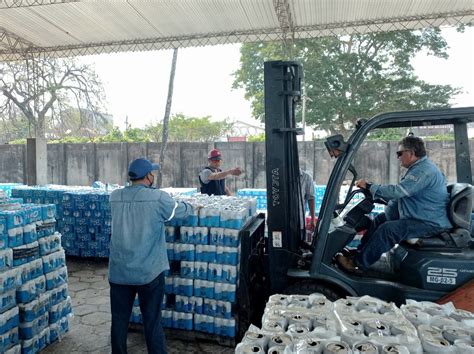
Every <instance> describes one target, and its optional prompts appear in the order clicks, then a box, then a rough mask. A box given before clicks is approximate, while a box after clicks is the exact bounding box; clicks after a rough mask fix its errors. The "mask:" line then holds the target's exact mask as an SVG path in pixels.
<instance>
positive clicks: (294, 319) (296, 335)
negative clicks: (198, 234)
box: [235, 293, 474, 354]
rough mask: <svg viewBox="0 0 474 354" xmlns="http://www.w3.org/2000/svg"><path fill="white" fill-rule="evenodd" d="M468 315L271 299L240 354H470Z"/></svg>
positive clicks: (431, 307) (354, 302)
mask: <svg viewBox="0 0 474 354" xmlns="http://www.w3.org/2000/svg"><path fill="white" fill-rule="evenodd" d="M473 340H474V314H473V313H471V312H468V311H464V310H460V309H456V308H454V306H453V305H452V303H448V304H445V305H439V304H436V303H432V302H416V301H412V300H407V304H406V305H402V306H401V307H400V308H398V307H397V306H395V305H394V304H393V303H387V302H385V301H382V300H380V299H377V298H373V297H370V296H363V297H348V298H346V299H339V300H337V301H335V302H331V301H329V300H328V299H327V298H326V297H325V296H324V295H322V294H318V293H315V294H312V295H278V294H277V295H272V296H271V297H270V299H269V300H268V303H267V306H266V308H265V311H264V314H263V317H262V328H258V327H256V326H253V325H251V326H250V328H249V329H248V331H247V332H246V333H245V335H244V337H243V339H242V342H241V343H239V344H238V345H237V347H236V349H235V353H236V354H243V353H272V354H278V353H285V354H291V353H305V354H308V353H323V354H332V353H339V354H341V353H343V354H358V353H365V354H369V353H370V354H377V353H380V354H382V353H383V354H385V353H387V354H388V353H400V354H410V353H414V354H422V353H440V354H441V353H443V354H445V353H452V354H455V353H472V348H474V341H473Z"/></svg>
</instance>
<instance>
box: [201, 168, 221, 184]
mask: <svg viewBox="0 0 474 354" xmlns="http://www.w3.org/2000/svg"><path fill="white" fill-rule="evenodd" d="M221 171H222V170H220V169H215V170H210V169H209V168H204V169H203V170H202V171H201V173H199V177H200V178H201V181H202V183H204V184H208V183H209V176H210V175H211V174H213V173H216V172H221Z"/></svg>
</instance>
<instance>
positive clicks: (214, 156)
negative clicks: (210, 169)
mask: <svg viewBox="0 0 474 354" xmlns="http://www.w3.org/2000/svg"><path fill="white" fill-rule="evenodd" d="M207 158H208V159H209V160H222V156H221V152H220V151H219V150H217V149H213V150H211V151H209V154H208V155H207Z"/></svg>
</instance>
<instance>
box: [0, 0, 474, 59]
mask: <svg viewBox="0 0 474 354" xmlns="http://www.w3.org/2000/svg"><path fill="white" fill-rule="evenodd" d="M473 20H474V1H473V0H154V1H153V0H148V1H147V0H140V1H139V0H129V1H123V0H108V1H106V0H0V60H1V61H8V60H16V59H21V58H24V57H28V56H30V55H47V56H77V55H87V54H98V53H110V52H125V51H144V50H157V49H169V48H180V47H189V46H204V45H212V44H225V43H236V42H251V41H260V40H262V41H267V40H291V39H292V38H308V37H317V36H327V35H333V34H344V33H354V32H356V33H363V32H376V31H391V30H399V29H417V28H424V27H431V26H441V25H457V24H468V23H472V22H473Z"/></svg>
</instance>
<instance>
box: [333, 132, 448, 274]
mask: <svg viewBox="0 0 474 354" xmlns="http://www.w3.org/2000/svg"><path fill="white" fill-rule="evenodd" d="M396 157H397V159H398V160H399V161H400V165H401V166H402V167H404V168H406V169H407V170H406V172H405V175H404V176H403V177H402V178H401V180H400V183H399V184H396V185H380V184H372V183H368V182H367V181H366V180H364V179H361V180H358V181H357V182H356V186H357V187H359V188H364V189H368V190H369V191H370V193H371V194H372V196H373V198H374V199H377V198H381V199H384V200H386V201H387V202H388V205H387V207H386V208H385V212H384V213H381V214H379V215H377V216H376V217H375V218H374V220H373V221H372V223H371V225H370V227H369V228H368V230H367V232H366V234H365V235H364V237H362V241H361V244H360V245H359V247H358V248H357V250H356V251H355V252H354V253H353V254H351V255H346V256H344V255H338V256H337V257H336V261H337V263H338V264H339V266H340V267H341V268H342V269H344V270H346V271H348V272H356V273H357V272H363V271H365V270H367V268H368V267H369V266H370V265H372V264H373V263H375V262H376V261H377V260H378V259H379V258H380V256H381V255H382V254H383V253H385V252H387V251H389V250H390V249H391V248H392V247H393V246H395V245H396V244H398V243H400V242H401V241H403V240H406V239H410V238H419V237H427V236H433V235H435V234H437V233H440V232H442V231H445V230H448V229H450V228H452V225H451V223H450V221H449V219H448V213H447V205H448V202H449V194H448V191H447V188H446V179H445V177H444V175H443V173H442V172H441V171H440V170H439V168H438V167H437V166H436V165H435V164H434V163H433V162H432V161H431V160H429V159H428V158H427V157H426V148H425V144H424V142H423V140H422V139H421V138H419V137H415V136H411V135H410V136H407V137H405V138H404V139H402V140H401V141H400V142H399V148H398V151H397V152H396Z"/></svg>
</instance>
